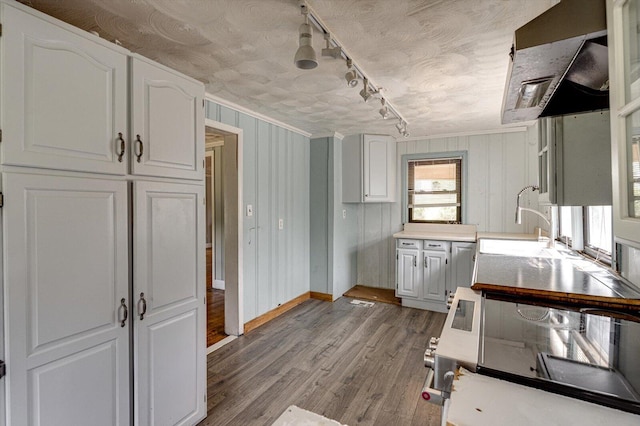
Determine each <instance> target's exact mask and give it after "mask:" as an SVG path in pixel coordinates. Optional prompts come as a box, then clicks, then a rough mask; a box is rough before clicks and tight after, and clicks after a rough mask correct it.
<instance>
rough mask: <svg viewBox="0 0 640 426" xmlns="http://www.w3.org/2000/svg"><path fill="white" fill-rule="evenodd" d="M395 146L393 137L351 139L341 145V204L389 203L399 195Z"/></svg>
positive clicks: (374, 136) (354, 137)
mask: <svg viewBox="0 0 640 426" xmlns="http://www.w3.org/2000/svg"><path fill="white" fill-rule="evenodd" d="M395 188H396V143H395V140H394V139H393V138H392V137H391V136H381V135H351V136H346V137H345V138H344V139H343V141H342V201H343V202H345V203H390V202H394V201H395V197H396V194H395V191H396V189H395Z"/></svg>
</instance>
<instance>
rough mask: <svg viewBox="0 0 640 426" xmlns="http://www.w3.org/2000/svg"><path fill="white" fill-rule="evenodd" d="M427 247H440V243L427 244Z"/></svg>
mask: <svg viewBox="0 0 640 426" xmlns="http://www.w3.org/2000/svg"><path fill="white" fill-rule="evenodd" d="M429 247H442V244H429Z"/></svg>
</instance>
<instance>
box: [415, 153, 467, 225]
mask: <svg viewBox="0 0 640 426" xmlns="http://www.w3.org/2000/svg"><path fill="white" fill-rule="evenodd" d="M407 209H408V221H409V222H432V223H462V157H449V158H422V159H410V160H408V161H407Z"/></svg>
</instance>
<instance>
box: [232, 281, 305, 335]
mask: <svg viewBox="0 0 640 426" xmlns="http://www.w3.org/2000/svg"><path fill="white" fill-rule="evenodd" d="M310 293H311V292H309V291H307V292H306V293H303V294H301V295H300V296H298V297H296V298H295V299H292V300H289V301H288V302H286V303H283V304H282V305H280V306H278V307H277V308H275V309H272V310H270V311H269V312H266V313H264V314H262V315H260V316H259V317H257V318H254V319H252V320H251V321H249V322H246V323H245V324H244V332H245V334H246V333H248V332H250V331H251V330H255V329H256V328H258V327H260V326H261V325H263V324H266V323H267V322H269V321H271V320H272V319H274V318H277V317H279V316H280V315H282V314H284V313H285V312H287V311H289V310H291V309H293V308H295V307H296V306H298V305H299V304H301V303H302V302H304V301H305V300H308V299H310V298H311V294H310Z"/></svg>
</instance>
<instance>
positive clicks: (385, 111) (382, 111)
mask: <svg viewBox="0 0 640 426" xmlns="http://www.w3.org/2000/svg"><path fill="white" fill-rule="evenodd" d="M380 103H381V104H382V108H380V110H379V111H378V112H379V113H380V115H381V116H382V119H383V120H386V119H387V118H389V115H390V113H389V108H388V107H387V103H386V101H385V100H384V98H382V99H380Z"/></svg>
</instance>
